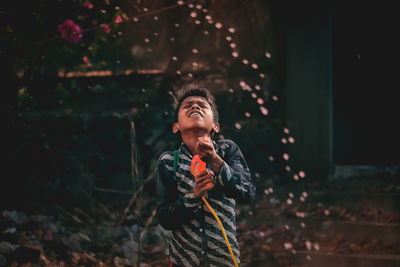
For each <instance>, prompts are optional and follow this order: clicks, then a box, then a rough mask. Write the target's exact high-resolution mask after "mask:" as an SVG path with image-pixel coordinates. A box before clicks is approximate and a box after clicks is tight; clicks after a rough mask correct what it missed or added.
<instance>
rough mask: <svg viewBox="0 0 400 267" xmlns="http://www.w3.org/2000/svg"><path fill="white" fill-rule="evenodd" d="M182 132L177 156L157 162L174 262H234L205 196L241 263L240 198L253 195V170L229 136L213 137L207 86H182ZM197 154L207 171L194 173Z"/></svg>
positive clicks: (161, 215)
mask: <svg viewBox="0 0 400 267" xmlns="http://www.w3.org/2000/svg"><path fill="white" fill-rule="evenodd" d="M174 108H175V110H176V112H177V121H176V122H175V123H173V125H172V131H173V133H175V134H176V133H178V132H179V133H180V136H181V139H182V144H181V146H180V148H179V157H176V156H175V157H174V153H173V152H172V151H167V152H164V153H163V154H162V155H161V156H160V158H159V161H158V166H157V176H156V190H157V216H158V220H159V222H160V224H161V226H162V227H164V228H165V229H166V230H171V231H172V235H171V240H170V244H169V253H170V255H169V259H170V261H171V265H170V266H191V267H192V266H234V263H233V260H232V257H231V255H230V252H229V250H228V247H227V245H226V242H225V239H224V236H223V234H222V232H221V228H220V226H219V224H218V222H217V221H216V219H215V218H214V217H213V215H212V213H211V212H210V210H209V209H208V207H207V206H206V205H205V204H204V202H203V201H202V196H205V197H206V199H207V201H208V203H209V204H210V206H212V208H213V209H214V211H215V213H216V214H217V215H218V217H219V219H220V221H221V223H222V225H223V227H224V229H225V233H226V236H227V238H228V240H229V243H230V246H231V248H232V252H233V254H234V256H235V258H236V261H237V263H239V254H240V253H239V244H238V242H237V239H236V221H235V209H236V200H237V201H239V202H241V203H243V204H248V203H250V202H252V201H253V199H254V197H255V186H254V184H253V182H252V180H251V174H250V170H249V168H248V167H247V164H246V161H245V160H244V158H243V155H242V153H241V151H240V149H239V147H238V146H237V145H236V144H235V143H234V142H233V141H231V140H219V141H216V142H215V141H212V140H211V139H212V137H213V136H214V134H216V133H218V132H219V130H220V128H219V123H218V111H217V107H216V104H215V99H214V97H213V96H212V95H211V93H210V92H209V91H208V90H207V89H205V88H193V87H192V88H190V87H188V88H183V89H181V90H179V91H178V92H177V94H176V99H175V105H174ZM194 155H198V156H199V157H200V159H201V160H203V161H204V162H206V164H207V165H206V166H207V168H206V170H204V171H202V172H200V173H198V174H195V175H196V177H193V175H192V174H191V168H190V166H191V160H192V158H193V156H194Z"/></svg>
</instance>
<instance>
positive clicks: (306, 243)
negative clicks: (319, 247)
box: [304, 240, 312, 250]
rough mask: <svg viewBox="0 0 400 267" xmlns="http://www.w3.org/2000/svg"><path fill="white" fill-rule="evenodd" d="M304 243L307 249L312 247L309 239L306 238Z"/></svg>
mask: <svg viewBox="0 0 400 267" xmlns="http://www.w3.org/2000/svg"><path fill="white" fill-rule="evenodd" d="M304 243H305V245H306V248H307V250H311V248H312V243H311V242H310V241H309V240H307V241H306V242H304Z"/></svg>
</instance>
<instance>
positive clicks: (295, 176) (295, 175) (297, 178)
mask: <svg viewBox="0 0 400 267" xmlns="http://www.w3.org/2000/svg"><path fill="white" fill-rule="evenodd" d="M293 179H294V180H295V181H297V180H299V176H298V175H297V174H296V173H295V174H293Z"/></svg>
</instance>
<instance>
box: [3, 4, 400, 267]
mask: <svg viewBox="0 0 400 267" xmlns="http://www.w3.org/2000/svg"><path fill="white" fill-rule="evenodd" d="M394 10H395V9H394V8H393V7H390V6H385V5H383V4H367V3H364V2H361V1H351V2H350V3H346V4H340V3H334V2H333V1H324V2H321V1H305V2H301V3H294V2H292V1H274V0H267V1H266V0H253V1H246V0H230V1H229V0H220V1H216V0H197V1H193V0H192V1H168V0H166V1H151V0H121V1H116V0H115V1H114V0H33V1H29V2H24V1H19V0H16V1H7V2H5V3H3V5H2V7H1V8H0V18H1V25H0V26H1V28H0V34H1V44H0V62H1V70H2V84H3V85H2V87H3V90H2V99H3V104H2V109H3V114H5V120H4V121H3V122H4V127H3V129H4V132H5V133H6V136H5V137H4V138H3V140H4V144H5V146H4V147H5V153H4V156H5V159H4V160H3V166H4V167H5V170H4V171H3V177H2V179H1V181H0V194H1V198H0V201H1V202H0V209H1V214H0V266H11V265H12V266H18V265H24V266H28V265H29V266H31V265H35V266H36V265H41V266H65V265H67V266H78V265H79V266H82V265H84V266H93V265H96V266H97V265H98V266H100V265H101V266H104V265H106V266H167V264H168V261H167V254H168V238H169V232H168V231H165V230H164V229H162V228H161V226H160V225H159V224H158V222H157V218H156V216H155V196H154V189H155V188H154V170H155V166H156V163H157V159H158V157H159V155H160V154H161V153H162V152H164V151H166V150H173V149H174V148H176V146H178V145H179V142H178V137H177V136H175V135H174V134H172V132H171V124H172V123H173V122H174V116H173V113H172V107H171V103H172V97H173V95H174V93H175V91H176V90H177V89H179V88H180V87H181V86H184V85H188V84H201V85H204V86H205V87H207V88H209V89H210V90H211V91H212V92H213V94H214V95H215V97H216V101H217V105H218V109H219V113H220V124H221V133H220V134H219V135H218V136H217V138H220V139H223V138H226V139H232V140H234V141H235V142H236V143H237V144H238V145H239V147H240V148H241V150H242V153H243V154H244V156H245V158H246V160H247V163H248V165H249V168H250V170H251V172H252V179H253V181H254V183H255V184H256V187H257V198H256V201H255V202H254V203H252V204H250V205H239V206H238V207H237V219H238V229H237V232H238V238H239V243H240V245H241V262H242V266H320V265H321V264H324V265H328V266H398V264H399V263H400V241H399V240H398V238H397V237H398V236H399V233H400V224H399V220H400V219H399V213H398V210H399V200H400V199H399V196H400V182H399V176H400V172H399V170H400V168H399V167H400V157H399V156H398V154H397V151H398V149H399V148H400V141H399V136H400V130H399V129H398V127H397V124H398V123H396V121H398V119H397V118H398V115H399V105H398V104H397V101H396V100H397V98H396V96H397V94H396V90H395V86H396V84H397V83H396V82H397V81H395V77H396V74H397V72H395V70H396V69H395V68H394V67H393V66H395V64H396V63H397V54H398V52H397V48H396V46H395V42H394V39H395V34H394V33H395V29H394V25H395V24H394V18H395V16H394V15H393V13H394ZM397 87H398V86H396V88H397Z"/></svg>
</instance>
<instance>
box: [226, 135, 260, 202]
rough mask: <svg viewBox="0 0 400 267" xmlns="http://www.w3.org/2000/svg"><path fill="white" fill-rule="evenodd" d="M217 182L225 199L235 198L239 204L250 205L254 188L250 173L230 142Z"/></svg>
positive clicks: (238, 151)
mask: <svg viewBox="0 0 400 267" xmlns="http://www.w3.org/2000/svg"><path fill="white" fill-rule="evenodd" d="M226 145H227V146H228V148H227V150H226V152H225V157H224V159H223V160H224V161H223V163H222V167H221V170H220V172H219V174H218V180H219V182H220V184H221V186H222V188H223V190H224V192H225V194H226V196H227V197H231V198H235V199H237V200H238V201H239V202H240V203H243V204H250V203H251V202H253V200H254V198H255V193H256V187H255V186H254V184H253V181H252V180H251V173H250V170H249V168H248V166H247V163H246V161H245V159H244V157H243V155H242V152H241V151H240V149H239V147H238V146H237V145H236V144H235V143H234V142H233V141H230V140H227V143H226Z"/></svg>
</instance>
